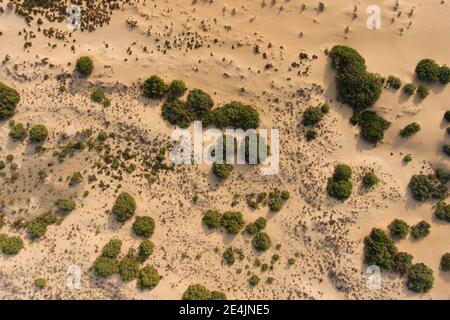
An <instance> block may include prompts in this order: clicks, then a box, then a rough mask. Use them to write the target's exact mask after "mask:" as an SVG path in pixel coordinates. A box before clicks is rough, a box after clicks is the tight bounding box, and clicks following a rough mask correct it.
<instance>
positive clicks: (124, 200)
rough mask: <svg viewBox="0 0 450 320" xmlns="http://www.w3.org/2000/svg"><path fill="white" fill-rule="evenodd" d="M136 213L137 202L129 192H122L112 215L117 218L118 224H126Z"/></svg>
mask: <svg viewBox="0 0 450 320" xmlns="http://www.w3.org/2000/svg"><path fill="white" fill-rule="evenodd" d="M135 212H136V201H135V200H134V198H133V197H132V196H131V195H130V194H129V193H127V192H122V193H121V194H119V196H118V197H117V199H116V202H115V203H114V206H113V208H112V213H113V214H114V215H115V216H116V219H117V221H118V222H125V221H127V220H128V219H130V218H131V217H132V216H133V215H134V214H135Z"/></svg>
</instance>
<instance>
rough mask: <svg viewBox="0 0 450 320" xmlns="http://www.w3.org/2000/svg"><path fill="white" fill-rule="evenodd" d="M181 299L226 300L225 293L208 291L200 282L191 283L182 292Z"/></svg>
mask: <svg viewBox="0 0 450 320" xmlns="http://www.w3.org/2000/svg"><path fill="white" fill-rule="evenodd" d="M183 300H227V297H226V295H225V293H223V292H220V291H210V290H209V289H207V288H206V287H204V286H202V285H201V284H192V285H190V286H189V287H188V288H187V289H186V291H184V293H183Z"/></svg>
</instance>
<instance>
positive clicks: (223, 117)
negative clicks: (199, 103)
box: [188, 101, 260, 130]
mask: <svg viewBox="0 0 450 320" xmlns="http://www.w3.org/2000/svg"><path fill="white" fill-rule="evenodd" d="M188 103H189V101H188ZM194 110H195V109H194ZM208 110H209V109H208ZM205 112H206V111H205ZM207 122H211V123H212V124H214V125H215V126H216V127H217V128H234V129H243V130H247V129H256V128H258V127H259V123H260V119H259V113H258V111H257V110H256V109H255V108H254V107H252V106H250V105H247V104H244V103H242V102H237V101H232V102H230V103H227V104H225V105H224V106H223V107H220V108H216V109H214V110H212V111H211V112H210V114H209V116H208V119H207Z"/></svg>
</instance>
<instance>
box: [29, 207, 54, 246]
mask: <svg viewBox="0 0 450 320" xmlns="http://www.w3.org/2000/svg"><path fill="white" fill-rule="evenodd" d="M57 221H58V218H57V217H56V216H55V215H54V214H53V213H52V212H51V211H48V212H45V213H43V214H41V215H39V216H37V217H36V218H34V219H33V220H31V221H29V222H28V223H27V224H26V227H27V234H28V237H29V238H30V239H31V240H36V239H39V238H41V237H43V236H44V235H45V233H46V232H47V226H49V225H51V224H54V223H56V222H57Z"/></svg>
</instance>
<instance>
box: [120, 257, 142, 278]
mask: <svg viewBox="0 0 450 320" xmlns="http://www.w3.org/2000/svg"><path fill="white" fill-rule="evenodd" d="M119 273H120V276H121V277H122V280H123V281H131V280H134V279H136V278H137V277H138V275H139V264H138V262H137V261H136V260H134V259H132V258H129V257H124V258H123V259H122V260H121V261H120V264H119Z"/></svg>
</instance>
